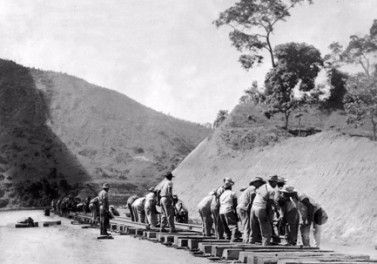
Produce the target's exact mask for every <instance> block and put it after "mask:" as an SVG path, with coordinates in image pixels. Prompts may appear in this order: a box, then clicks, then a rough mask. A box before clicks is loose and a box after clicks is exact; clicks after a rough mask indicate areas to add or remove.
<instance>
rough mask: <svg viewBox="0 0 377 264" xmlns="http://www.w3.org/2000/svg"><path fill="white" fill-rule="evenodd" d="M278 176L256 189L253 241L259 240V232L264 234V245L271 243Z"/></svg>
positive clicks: (252, 216)
mask: <svg viewBox="0 0 377 264" xmlns="http://www.w3.org/2000/svg"><path fill="white" fill-rule="evenodd" d="M277 181H278V176H277V175H273V176H270V177H269V179H268V183H266V184H263V185H262V186H261V187H259V188H258V190H257V191H256V195H255V198H254V201H253V205H252V207H251V226H252V235H251V241H250V242H251V243H255V242H259V241H258V234H262V241H261V242H262V245H263V246H268V245H271V237H272V223H271V221H272V219H273V213H274V211H273V210H274V209H276V206H275V195H276V191H277V190H276V186H277Z"/></svg>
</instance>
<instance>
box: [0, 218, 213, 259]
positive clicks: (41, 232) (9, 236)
mask: <svg viewBox="0 0 377 264" xmlns="http://www.w3.org/2000/svg"><path fill="white" fill-rule="evenodd" d="M29 216H30V217H32V218H33V219H34V220H35V221H38V222H42V221H51V220H62V225H60V226H50V227H43V226H42V225H40V226H39V227H38V228H15V227H14V223H16V222H17V221H20V220H24V219H25V218H27V217H29ZM70 222H71V220H70V219H64V218H60V217H58V216H55V215H53V214H52V215H51V216H49V217H46V216H44V215H43V212H42V211H10V212H0V249H1V254H0V263H1V264H24V263H28V264H34V263H35V264H51V263H54V264H71V263H72V264H84V263H90V264H97V263H98V264H103V263H106V264H117V263H129V264H139V263H140V264H145V263H156V264H160V263H161V264H162V263H164V264H169V263H174V264H175V263H193V264H201V263H208V260H206V259H201V258H195V257H193V256H191V255H190V254H189V253H188V252H186V251H183V250H177V249H174V248H169V247H166V246H163V245H161V244H158V243H156V244H155V243H152V242H150V241H145V240H139V239H136V238H133V237H131V236H119V235H116V234H114V239H113V240H97V236H98V235H99V230H98V229H82V228H81V226H80V225H72V224H71V223H70Z"/></svg>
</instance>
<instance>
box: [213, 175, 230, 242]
mask: <svg viewBox="0 0 377 264" xmlns="http://www.w3.org/2000/svg"><path fill="white" fill-rule="evenodd" d="M226 181H231V179H230V178H225V179H224V180H223V182H224V184H225V182H226ZM223 192H224V185H222V186H219V187H217V188H216V189H215V190H213V193H214V195H213V197H212V203H211V214H212V219H213V222H214V224H215V235H216V237H217V238H218V239H224V228H223V224H222V222H221V219H220V200H219V199H220V196H221V194H222V193H223Z"/></svg>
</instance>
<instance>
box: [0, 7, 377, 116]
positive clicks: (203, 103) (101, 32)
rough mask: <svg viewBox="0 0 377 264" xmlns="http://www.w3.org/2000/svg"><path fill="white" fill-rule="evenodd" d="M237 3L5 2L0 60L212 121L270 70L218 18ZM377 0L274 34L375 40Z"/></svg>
mask: <svg viewBox="0 0 377 264" xmlns="http://www.w3.org/2000/svg"><path fill="white" fill-rule="evenodd" d="M234 2H235V1H232V0H149V1H147V0H102V1H99V0H80V1H77V0H60V1H53V0H0V39H1V42H0V57H1V58H5V59H11V60H14V61H16V62H17V63H20V64H23V65H25V66H31V67H36V68H40V69H43V70H53V71H59V72H66V73H68V74H71V75H75V76H77V77H80V78H83V79H85V80H87V81H89V82H91V83H94V84H97V85H100V86H103V87H106V88H109V89H114V90H117V91H119V92H121V93H123V94H125V95H127V96H129V97H131V98H133V99H135V100H136V101H138V102H140V103H142V104H144V105H146V106H149V107H151V108H153V109H155V110H158V111H161V112H163V113H166V114H170V115H172V116H175V117H178V118H181V119H185V120H189V121H193V122H198V123H206V122H210V123H212V122H213V121H214V119H215V117H216V115H217V113H218V111H219V110H220V109H225V110H229V111H230V110H232V109H233V108H234V107H235V106H236V104H237V103H238V100H239V98H240V97H241V96H242V94H243V91H244V90H245V89H247V88H248V87H249V86H250V84H251V83H252V81H253V80H259V81H261V80H263V77H264V74H265V73H266V71H267V69H268V68H269V67H271V65H270V64H268V63H269V62H268V60H266V65H265V66H264V67H260V68H258V69H256V70H253V71H249V72H246V71H244V70H243V69H241V67H240V64H239V63H238V62H237V60H238V56H239V54H238V53H237V51H236V50H235V49H234V48H233V47H232V46H231V45H230V42H229V40H228V32H229V29H227V28H225V27H224V28H221V29H217V28H216V27H215V26H214V25H213V24H212V21H213V20H215V19H216V18H217V15H218V14H219V12H221V11H223V10H225V9H226V8H227V7H229V6H230V5H231V4H232V3H234ZM376 14H377V0H314V5H311V6H308V5H306V4H305V5H302V6H299V7H297V8H296V9H295V10H294V11H293V12H292V16H291V17H290V18H288V21H287V22H285V23H280V24H279V25H278V27H277V28H276V30H275V35H274V36H273V38H272V42H273V44H274V45H276V44H279V43H284V42H290V41H295V42H306V43H308V44H312V45H314V46H315V47H317V48H318V49H319V50H321V52H322V54H326V53H327V52H328V50H327V47H328V45H329V44H330V43H331V42H333V41H339V42H341V43H343V44H346V42H347V40H348V38H349V36H350V35H352V34H361V35H364V34H367V33H368V31H369V28H370V26H371V25H372V21H373V19H375V18H377V15H376Z"/></svg>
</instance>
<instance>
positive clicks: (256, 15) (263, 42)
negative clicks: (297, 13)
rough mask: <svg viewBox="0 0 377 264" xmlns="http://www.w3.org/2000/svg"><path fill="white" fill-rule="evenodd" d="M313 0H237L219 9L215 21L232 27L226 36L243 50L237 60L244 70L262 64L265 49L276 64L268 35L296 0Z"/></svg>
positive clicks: (304, 0) (216, 23) (309, 1)
mask: <svg viewBox="0 0 377 264" xmlns="http://www.w3.org/2000/svg"><path fill="white" fill-rule="evenodd" d="M302 2H308V3H309V4H312V2H313V1H312V0H240V1H239V2H237V3H236V4H235V5H234V6H232V7H230V8H228V9H227V10H225V11H224V12H222V13H220V15H219V18H218V19H217V20H215V21H214V24H215V25H216V26H217V27H220V26H223V25H229V26H230V27H232V29H233V30H232V31H231V32H230V33H229V39H230V41H231V42H232V45H233V46H234V47H235V48H236V49H237V50H238V51H240V52H242V53H243V54H242V55H241V56H240V58H239V61H240V63H241V65H242V67H243V68H245V69H246V70H248V69H250V68H252V67H253V66H254V65H255V64H261V63H262V62H263V59H264V56H263V55H262V54H263V51H267V52H268V54H269V56H270V59H271V64H272V67H275V66H276V63H275V58H274V52H273V51H274V48H273V45H272V44H271V35H272V34H273V31H274V27H275V25H276V23H278V22H279V21H285V20H286V19H287V18H288V17H289V16H290V10H291V9H292V8H294V7H295V6H296V5H297V4H300V3H302Z"/></svg>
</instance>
